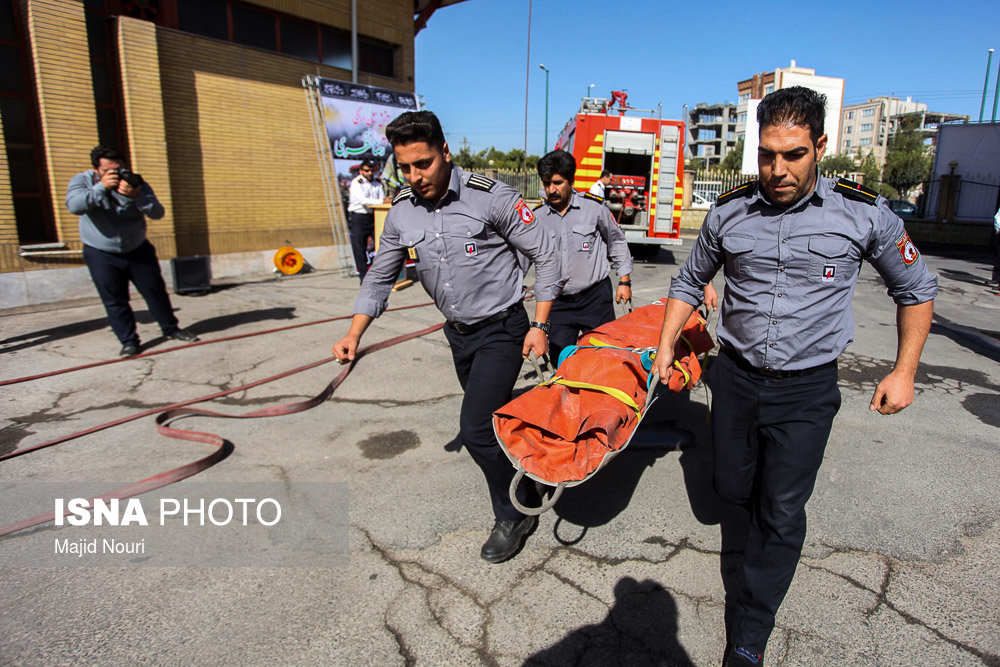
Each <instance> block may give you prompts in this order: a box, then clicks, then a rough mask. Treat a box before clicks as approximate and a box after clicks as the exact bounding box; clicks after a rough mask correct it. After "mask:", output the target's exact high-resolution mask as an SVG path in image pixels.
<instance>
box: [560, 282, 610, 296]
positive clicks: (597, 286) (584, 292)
mask: <svg viewBox="0 0 1000 667" xmlns="http://www.w3.org/2000/svg"><path fill="white" fill-rule="evenodd" d="M607 281H608V279H607V278H605V279H604V280H598V281H597V282H596V283H594V284H593V285H591V286H590V287H584V288H583V289H582V290H580V291H579V292H577V293H576V294H566V293H565V292H564V293H562V294H560V295H559V296H558V297H556V300H557V301H569V302H576V301H583V300H584V299H586V298H587V297H589V296H591V295H592V294H593V293H594V292H595V291H597V290H598V289H600V287H601V286H602V285H603V284H604V283H606V282H607Z"/></svg>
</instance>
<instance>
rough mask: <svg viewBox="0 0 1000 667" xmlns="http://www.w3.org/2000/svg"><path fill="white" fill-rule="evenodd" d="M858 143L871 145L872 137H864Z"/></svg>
mask: <svg viewBox="0 0 1000 667" xmlns="http://www.w3.org/2000/svg"><path fill="white" fill-rule="evenodd" d="M858 145H859V146H871V145H872V140H871V139H862V140H860V141H859V142H858Z"/></svg>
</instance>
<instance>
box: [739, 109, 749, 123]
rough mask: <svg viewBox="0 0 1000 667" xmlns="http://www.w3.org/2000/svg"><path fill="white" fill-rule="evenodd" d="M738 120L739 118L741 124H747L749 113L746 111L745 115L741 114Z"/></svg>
mask: <svg viewBox="0 0 1000 667" xmlns="http://www.w3.org/2000/svg"><path fill="white" fill-rule="evenodd" d="M738 118H739V122H740V123H745V122H747V112H746V111H744V112H743V113H741V114H740V115H739V116H738Z"/></svg>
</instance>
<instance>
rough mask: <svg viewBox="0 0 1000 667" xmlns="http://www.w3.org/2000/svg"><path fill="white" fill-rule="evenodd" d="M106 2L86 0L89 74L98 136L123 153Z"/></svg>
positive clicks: (113, 47) (115, 48)
mask: <svg viewBox="0 0 1000 667" xmlns="http://www.w3.org/2000/svg"><path fill="white" fill-rule="evenodd" d="M107 4H108V3H107V2H88V3H87V5H86V10H85V14H84V16H85V18H86V21H87V45H88V47H89V49H90V75H91V84H92V86H93V90H94V111H95V113H96V114H97V138H98V141H99V142H100V143H102V144H105V145H108V146H114V147H115V148H117V149H118V150H120V151H122V152H123V153H124V152H125V151H126V150H128V146H127V144H128V142H127V141H125V133H124V131H123V130H124V123H123V122H122V114H121V108H122V104H121V91H120V90H119V89H118V62H117V55H118V46H117V44H116V43H115V40H114V39H113V35H114V30H113V26H114V19H113V17H112V14H111V12H110V11H109V10H108V8H107V6H106V5H107Z"/></svg>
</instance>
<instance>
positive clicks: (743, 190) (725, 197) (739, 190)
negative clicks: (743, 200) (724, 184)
mask: <svg viewBox="0 0 1000 667" xmlns="http://www.w3.org/2000/svg"><path fill="white" fill-rule="evenodd" d="M756 191H757V181H747V182H746V183H744V184H743V185H737V186H736V187H735V188H733V189H732V190H730V191H729V192H723V193H722V194H721V195H719V196H718V198H717V199H716V200H715V205H716V206H718V205H719V204H725V203H726V202H727V201H731V200H733V199H736V198H737V197H749V196H750V195H752V194H753V193H754V192H756Z"/></svg>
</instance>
